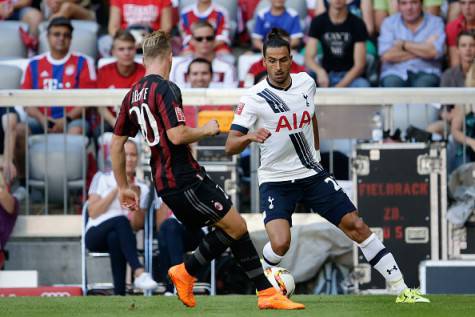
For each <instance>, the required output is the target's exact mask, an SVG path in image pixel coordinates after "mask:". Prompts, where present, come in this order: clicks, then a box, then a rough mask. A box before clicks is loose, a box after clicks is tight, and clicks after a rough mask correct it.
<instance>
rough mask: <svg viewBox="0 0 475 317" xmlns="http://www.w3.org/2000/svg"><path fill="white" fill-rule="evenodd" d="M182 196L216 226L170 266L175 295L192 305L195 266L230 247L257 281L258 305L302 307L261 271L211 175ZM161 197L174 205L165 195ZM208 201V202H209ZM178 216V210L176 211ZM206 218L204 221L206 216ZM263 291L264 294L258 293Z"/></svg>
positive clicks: (244, 229) (239, 223) (243, 230)
mask: <svg viewBox="0 0 475 317" xmlns="http://www.w3.org/2000/svg"><path fill="white" fill-rule="evenodd" d="M185 198H186V199H187V200H188V202H189V203H190V205H191V206H192V207H193V208H196V209H197V211H198V212H201V215H202V216H203V217H201V219H207V218H211V220H213V222H214V223H213V225H214V226H215V228H216V229H215V230H213V231H211V232H209V233H208V234H207V235H206V236H205V237H204V238H203V240H202V242H201V243H200V244H199V245H198V247H197V249H196V250H195V252H194V253H193V254H192V256H190V257H189V258H188V259H187V260H186V261H185V263H184V264H180V265H177V266H174V267H172V268H171V269H170V271H169V274H170V277H171V279H172V281H173V283H174V284H175V286H176V287H177V292H178V296H179V297H180V299H181V300H182V301H183V303H184V304H185V305H187V306H190V307H193V306H195V305H196V302H195V300H194V297H193V293H192V288H193V282H192V281H193V276H195V275H196V273H197V272H198V270H199V269H200V268H201V267H203V266H205V265H208V263H209V262H210V261H211V260H212V259H214V258H216V257H218V256H219V255H221V254H222V253H223V252H224V251H225V250H226V249H227V248H228V247H231V250H232V251H233V253H234V255H235V257H236V259H237V260H238V261H239V262H240V264H241V266H242V267H243V269H244V270H245V271H246V273H247V275H248V277H249V278H250V279H251V280H252V281H253V282H254V283H255V284H256V287H257V288H258V290H259V291H260V292H259V298H260V299H261V297H262V298H263V299H264V303H263V304H262V305H261V300H260V302H259V305H260V308H271V309H302V308H303V305H300V304H296V303H293V302H291V301H290V300H288V299H287V298H285V297H283V296H282V295H280V293H278V292H277V291H276V290H275V289H273V287H272V286H271V284H270V283H269V281H268V280H267V278H266V277H265V275H264V272H263V269H262V266H261V265H260V261H259V256H258V254H257V251H256V249H255V247H254V245H253V243H252V241H251V239H250V237H249V234H248V232H247V226H246V222H245V221H244V219H243V218H242V217H241V215H240V214H239V213H238V212H237V210H236V209H235V208H234V207H232V205H231V201H230V200H229V197H228V196H227V195H226V194H225V193H224V192H223V191H222V189H220V187H219V186H217V185H216V184H215V183H214V182H212V181H211V180H210V179H208V178H206V179H205V180H204V181H203V183H202V184H201V186H199V187H198V188H196V189H190V190H189V191H187V192H186V193H185ZM164 201H165V202H166V203H167V204H168V205H169V206H170V207H171V209H172V210H174V209H173V203H172V204H170V203H169V201H167V198H166V197H164ZM209 202H211V203H209ZM177 217H178V218H179V219H180V213H179V214H177ZM205 222H207V221H206V220H205ZM261 292H263V294H262V293H261Z"/></svg>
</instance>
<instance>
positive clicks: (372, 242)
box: [358, 233, 407, 294]
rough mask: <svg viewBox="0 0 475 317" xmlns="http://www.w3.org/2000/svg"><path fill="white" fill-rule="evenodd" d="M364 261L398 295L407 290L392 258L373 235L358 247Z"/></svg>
mask: <svg viewBox="0 0 475 317" xmlns="http://www.w3.org/2000/svg"><path fill="white" fill-rule="evenodd" d="M358 246H359V247H360V249H361V252H363V255H364V256H365V258H366V260H367V261H368V262H369V263H370V264H371V265H372V266H373V267H374V268H375V269H376V270H377V271H378V272H379V273H381V275H382V276H383V277H384V279H385V280H386V281H387V282H388V284H389V285H390V286H391V288H392V289H393V290H394V291H396V292H397V293H398V294H399V293H401V292H402V291H403V290H405V289H406V288H407V286H406V283H404V279H403V277H402V273H401V270H400V269H399V266H398V265H397V263H396V260H395V259H394V256H393V255H392V254H391V253H390V252H388V251H387V250H386V247H385V246H384V244H383V243H382V242H381V241H380V240H379V239H378V237H377V236H376V235H375V234H374V233H373V234H371V235H370V236H369V237H368V238H367V239H366V240H365V241H363V242H362V243H360V244H359V245H358Z"/></svg>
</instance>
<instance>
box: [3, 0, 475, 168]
mask: <svg viewBox="0 0 475 317" xmlns="http://www.w3.org/2000/svg"><path fill="white" fill-rule="evenodd" d="M0 19H1V20H0V28H1V26H2V23H6V22H3V21H2V20H5V21H7V20H18V21H22V22H24V23H26V25H27V28H26V29H24V28H23V27H21V28H20V31H19V36H20V37H21V39H22V41H23V42H24V44H25V45H26V46H27V47H28V55H29V56H30V61H29V63H28V65H27V67H26V69H25V70H24V74H23V79H22V83H21V88H22V89H47V90H53V89H75V88H128V87H130V86H131V84H132V83H134V82H135V81H137V80H138V79H139V78H141V77H142V76H143V75H144V68H143V66H142V65H141V61H140V52H141V47H140V46H141V41H142V40H143V37H144V36H145V35H146V34H147V33H149V32H152V31H153V30H156V29H163V30H165V31H167V32H170V33H171V35H172V36H173V39H174V41H173V43H174V48H173V52H174V63H173V68H172V70H171V74H170V79H171V80H172V81H174V82H175V83H177V84H178V86H179V87H180V88H194V87H196V88H207V87H211V88H235V87H249V86H251V85H252V84H255V83H257V82H258V81H259V80H262V79H263V78H265V76H266V70H265V68H264V67H263V65H262V59H261V57H262V56H260V50H261V49H262V41H263V39H264V38H265V37H266V35H267V33H268V32H269V31H270V30H271V29H273V28H277V29H279V32H281V36H282V37H284V38H287V39H288V40H289V42H290V44H291V47H292V55H293V64H292V72H301V71H306V72H308V73H309V74H310V75H311V76H312V77H313V78H314V79H315V81H316V83H317V85H318V86H319V87H378V86H379V87H438V86H451V87H461V86H465V84H466V74H467V73H468V71H469V69H470V67H471V66H472V65H473V61H474V57H475V52H474V51H475V48H474V46H475V43H474V31H475V0H459V1H452V0H448V2H444V1H443V0H374V1H371V0H293V1H285V0H234V1H231V2H228V1H223V0H114V1H110V2H104V1H98V0H82V1H79V0H73V1H69V0H68V1H65V0H41V1H40V0H0ZM81 20H82V21H81ZM80 22H83V23H80ZM88 23H89V31H91V30H92V32H93V33H94V36H93V37H91V38H90V40H89V39H88V38H87V37H84V36H83V33H80V31H81V32H82V31H84V28H87V27H86V26H85V25H88ZM91 23H92V25H95V27H96V28H91V27H90V25H91ZM84 39H86V40H87V41H93V43H86V44H89V46H91V45H92V47H98V50H96V49H93V50H89V51H88V50H87V49H84V50H83V48H84V47H83V46H81V45H79V46H77V45H75V43H80V44H82V45H86V44H85V42H75V41H80V40H83V41H84ZM42 40H43V41H44V43H43V44H41V43H42V42H41V41H42ZM40 52H42V53H40ZM85 52H87V54H90V55H91V54H92V55H94V56H90V55H89V56H88V55H87V54H86V53H85ZM90 52H92V53H90ZM249 56H255V58H254V57H253V58H251V59H249ZM10 57H13V56H10ZM2 59H8V56H4V57H2ZM242 61H244V62H242ZM96 65H97V67H96ZM96 73H97V74H96ZM238 73H239V74H241V75H240V76H238ZM242 74H244V76H242ZM452 109H453V107H452V108H444V109H443V110H441V113H440V116H441V119H442V120H441V122H442V123H444V122H449V123H450V122H451V120H452V119H451V118H452V114H451V113H450V112H451V110H452ZM17 110H18V108H17ZM19 111H20V112H21V110H19ZM24 112H25V113H26V115H23V116H18V115H17V114H16V113H15V111H14V110H12V111H10V112H9V113H8V114H5V115H8V116H9V117H8V119H7V118H5V120H6V121H8V122H9V130H10V131H12V133H10V134H9V135H10V137H11V138H12V136H13V138H15V134H17V135H18V137H17V139H18V140H20V139H22V136H23V135H24V134H25V133H26V132H28V133H30V134H38V133H42V132H44V131H47V132H49V133H62V132H65V133H70V134H82V133H83V132H84V133H86V135H88V136H89V137H93V138H98V137H99V136H100V135H101V134H102V133H103V132H108V131H111V130H112V127H113V126H114V124H115V115H116V113H117V106H113V105H111V106H110V107H106V108H98V109H92V108H89V109H88V110H87V111H84V109H82V108H81V107H64V108H63V107H51V108H47V107H35V108H33V107H28V108H24ZM195 115H196V113H194V114H192V115H191V116H195ZM19 118H23V120H20V119H19ZM25 118H26V119H25ZM101 118H103V119H104V120H103V124H102V122H101ZM189 120H190V122H191V123H194V121H195V118H190V119H189ZM437 124H438V125H437ZM440 124H441V123H440V122H439V123H436V124H434V125H431V126H430V127H428V130H429V131H431V132H436V131H439V132H440ZM13 130H14V131H13ZM465 130H467V129H465ZM467 131H468V130H467ZM454 136H455V135H454ZM455 139H456V140H462V139H461V138H455ZM10 143H11V142H10ZM13 156H14V154H13V153H12V154H11V155H10V156H9V157H6V158H7V159H6V160H4V163H3V165H4V170H5V171H6V172H8V173H9V174H10V175H14V174H15V175H16V172H17V171H16V168H15V166H14V164H13V160H14V158H13ZM20 156H21V154H20ZM17 160H20V158H18V157H17ZM20 174H21V172H20Z"/></svg>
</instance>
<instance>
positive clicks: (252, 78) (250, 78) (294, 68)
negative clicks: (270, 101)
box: [244, 28, 305, 88]
mask: <svg viewBox="0 0 475 317" xmlns="http://www.w3.org/2000/svg"><path fill="white" fill-rule="evenodd" d="M275 32H276V34H278V35H279V36H280V37H281V38H283V39H285V40H286V41H288V42H290V35H289V33H288V32H287V31H285V30H284V29H279V28H276V29H275ZM304 71H305V67H303V66H302V65H299V64H297V63H296V62H294V61H292V64H291V65H290V72H291V73H292V74H296V73H300V72H304ZM266 75H267V70H266V68H265V67H264V64H263V58H261V59H260V60H258V61H257V62H255V63H254V64H252V65H251V67H250V68H249V70H248V71H247V74H246V78H245V79H244V87H245V88H248V87H251V86H253V85H255V84H257V82H258V81H257V80H256V79H258V78H262V77H263V76H264V77H265V76H266Z"/></svg>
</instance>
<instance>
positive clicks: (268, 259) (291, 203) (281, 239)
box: [259, 181, 302, 266]
mask: <svg viewBox="0 0 475 317" xmlns="http://www.w3.org/2000/svg"><path fill="white" fill-rule="evenodd" d="M259 194H260V207H261V210H262V211H263V213H264V224H265V228H266V232H267V235H268V237H269V242H267V243H266V245H265V246H264V249H263V250H262V255H263V258H264V266H277V265H278V264H279V263H280V261H281V260H282V258H283V256H284V255H285V254H286V253H287V251H288V250H289V247H290V241H291V235H290V227H291V225H292V218H291V217H292V212H293V211H294V209H295V205H296V203H297V201H299V200H300V199H301V197H300V196H301V195H302V190H301V189H300V188H299V184H297V183H295V182H290V181H288V182H273V183H264V184H261V186H260V187H259Z"/></svg>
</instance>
